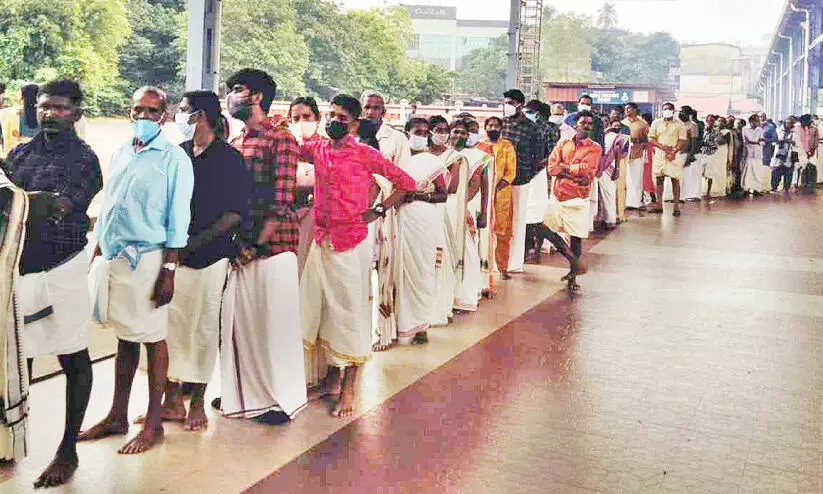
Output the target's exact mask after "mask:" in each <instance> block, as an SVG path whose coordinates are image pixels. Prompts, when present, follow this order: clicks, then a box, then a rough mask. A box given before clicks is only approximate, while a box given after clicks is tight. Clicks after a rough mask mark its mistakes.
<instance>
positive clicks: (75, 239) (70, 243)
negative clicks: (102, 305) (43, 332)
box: [6, 131, 103, 274]
mask: <svg viewBox="0 0 823 494" xmlns="http://www.w3.org/2000/svg"><path fill="white" fill-rule="evenodd" d="M6 172H7V174H8V176H9V178H10V179H11V180H12V181H13V182H14V184H15V185H17V186H18V187H20V188H22V189H23V190H25V191H27V192H34V191H45V192H57V193H59V194H60V195H61V196H62V197H66V198H68V199H69V200H70V201H71V212H69V213H68V214H67V215H66V216H65V218H63V219H62V220H61V221H59V222H52V221H48V220H41V219H36V218H33V219H30V220H29V221H28V223H27V227H26V243H25V246H24V248H23V258H22V260H21V262H20V268H21V271H22V273H23V274H27V273H36V272H39V271H46V270H49V269H51V268H53V267H55V266H57V265H59V264H61V263H63V262H64V261H66V260H67V259H69V258H70V257H71V256H73V255H74V254H76V253H77V252H80V251H81V250H83V248H84V247H85V246H86V243H87V240H86V233H87V232H88V224H89V218H88V216H86V210H87V209H88V208H89V204H91V200H92V199H93V198H94V196H95V194H97V193H98V192H100V190H101V189H102V188H103V174H102V173H101V171H100V162H99V161H98V159H97V155H96V154H94V151H92V150H91V148H90V147H89V146H88V145H87V144H86V143H85V142H83V141H82V140H81V139H80V138H79V137H77V135H76V134H75V133H74V132H73V131H70V132H66V133H65V134H63V135H60V136H58V138H57V139H55V140H53V141H50V140H48V139H46V137H45V136H44V135H43V134H42V133H40V134H37V135H36V136H35V137H34V139H32V140H31V141H30V142H27V143H25V144H21V145H19V146H17V147H16V148H14V149H13V150H12V151H11V152H10V153H9V156H8V162H7V163H6Z"/></svg>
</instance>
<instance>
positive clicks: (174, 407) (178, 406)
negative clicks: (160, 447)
mask: <svg viewBox="0 0 823 494" xmlns="http://www.w3.org/2000/svg"><path fill="white" fill-rule="evenodd" d="M160 419H161V420H163V421H165V422H183V421H184V420H186V405H184V404H183V402H177V403H168V402H166V403H163V407H162V408H161V409H160ZM134 423H135V424H145V423H146V416H145V415H140V416H139V417H137V418H136V419H134Z"/></svg>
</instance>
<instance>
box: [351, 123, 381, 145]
mask: <svg viewBox="0 0 823 494" xmlns="http://www.w3.org/2000/svg"><path fill="white" fill-rule="evenodd" d="M379 126H380V123H379V121H377V120H372V119H367V118H364V119H363V120H360V128H359V129H358V130H357V135H358V136H360V139H361V140H368V139H373V138H374V137H376V136H377V128H378V127H379Z"/></svg>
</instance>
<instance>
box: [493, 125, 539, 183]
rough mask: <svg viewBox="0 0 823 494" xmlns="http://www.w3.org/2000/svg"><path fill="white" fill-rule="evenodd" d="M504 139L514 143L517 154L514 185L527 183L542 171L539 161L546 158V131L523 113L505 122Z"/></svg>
mask: <svg viewBox="0 0 823 494" xmlns="http://www.w3.org/2000/svg"><path fill="white" fill-rule="evenodd" d="M502 136H503V138H504V139H508V140H509V141H511V143H512V144H513V145H514V150H515V153H516V154H517V176H516V177H515V178H514V182H513V185H525V184H527V183H529V182H531V180H532V178H534V176H535V175H537V172H539V171H540V165H539V163H540V162H541V161H543V160H544V159H546V156H548V153H547V152H546V133H545V131H544V130H543V128H542V127H540V126H539V125H538V124H536V123H534V122H532V121H531V120H529V119H528V118H526V116H525V115H523V114H522V113H518V114H517V115H515V116H514V117H511V118H506V119H505V121H504V122H503V134H502Z"/></svg>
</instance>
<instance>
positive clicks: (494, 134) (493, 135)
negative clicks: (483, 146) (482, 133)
mask: <svg viewBox="0 0 823 494" xmlns="http://www.w3.org/2000/svg"><path fill="white" fill-rule="evenodd" d="M486 135H488V136H489V140H491V141H492V142H497V140H498V139H500V131H499V130H489V131H487V132H486Z"/></svg>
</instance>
